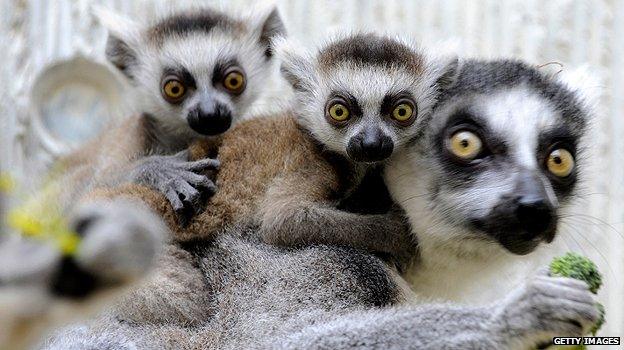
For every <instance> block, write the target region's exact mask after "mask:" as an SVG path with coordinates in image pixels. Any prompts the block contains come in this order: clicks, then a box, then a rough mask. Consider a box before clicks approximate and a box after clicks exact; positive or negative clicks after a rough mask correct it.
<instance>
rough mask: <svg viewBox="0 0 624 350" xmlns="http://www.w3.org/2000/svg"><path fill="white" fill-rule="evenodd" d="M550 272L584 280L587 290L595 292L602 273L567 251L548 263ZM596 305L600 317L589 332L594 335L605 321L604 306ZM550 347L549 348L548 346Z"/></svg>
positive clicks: (584, 348)
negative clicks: (587, 286)
mask: <svg viewBox="0 0 624 350" xmlns="http://www.w3.org/2000/svg"><path fill="white" fill-rule="evenodd" d="M550 273H551V275H553V276H561V277H570V278H574V279H577V280H581V281H584V282H585V283H587V284H588V285H589V290H590V291H591V292H592V293H594V294H596V292H598V289H599V288H600V286H601V285H602V275H601V274H600V272H598V268H597V267H596V264H594V263H593V262H592V261H591V260H589V259H588V258H586V257H584V256H581V255H579V254H576V253H567V254H566V255H564V256H562V257H559V258H555V259H554V260H553V261H552V262H551V263H550ZM597 307H598V309H599V310H600V319H599V320H598V322H596V324H595V325H594V327H593V328H592V329H591V331H590V332H591V334H592V335H594V336H595V335H596V333H597V332H598V330H599V329H600V327H602V324H603V323H604V321H605V309H604V306H603V305H602V304H600V303H597ZM553 348H554V349H559V348H561V349H564V348H567V349H570V347H559V346H556V347H553ZM549 349H550V348H549ZM572 349H576V350H586V349H587V347H586V346H585V345H579V346H576V347H572Z"/></svg>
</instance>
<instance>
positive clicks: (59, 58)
mask: <svg viewBox="0 0 624 350" xmlns="http://www.w3.org/2000/svg"><path fill="white" fill-rule="evenodd" d="M187 2H190V1H177V2H176V4H182V3H187ZM94 3H98V4H105V5H107V6H109V7H113V8H115V9H117V10H118V11H121V12H125V13H129V14H132V15H134V16H141V17H145V16H150V14H152V13H154V12H157V11H160V10H162V9H163V8H167V7H170V6H172V5H171V3H172V2H166V1H145V0H137V1H125V0H109V1H92V0H48V1H46V0H3V1H0V50H2V52H3V53H4V54H3V64H2V67H1V69H2V71H1V72H0V74H1V75H0V78H1V81H2V82H3V84H0V93H1V94H2V96H3V97H4V98H2V99H0V115H1V117H0V149H1V150H2V152H1V153H0V157H1V158H0V167H1V168H9V169H11V170H13V171H16V172H23V173H24V174H26V175H32V174H37V173H39V172H40V171H41V169H44V168H45V165H46V164H47V163H48V161H49V160H50V159H52V158H53V155H54V154H57V153H62V152H65V151H66V150H67V149H69V148H71V145H72V144H73V145H75V144H76V143H77V142H79V141H80V137H81V135H82V136H88V135H89V133H90V132H91V131H92V129H94V128H97V127H98V126H101V125H103V124H102V119H106V118H114V116H115V115H118V114H119V109H121V110H126V109H127V107H126V106H125V105H123V104H121V107H119V106H117V102H120V100H119V96H121V95H123V89H124V88H125V86H124V84H123V82H122V81H119V80H118V79H117V78H118V77H116V76H115V75H111V74H110V73H108V72H107V71H106V69H105V68H104V70H103V71H100V69H101V68H102V67H99V66H92V65H91V64H92V63H90V62H102V54H103V44H104V38H105V32H104V30H103V29H102V28H100V27H99V26H98V24H97V22H96V21H95V19H94V18H93V17H92V15H91V5H92V4H94ZM229 3H230V4H232V3H233V5H232V6H233V7H234V8H236V7H237V6H239V7H242V6H243V5H248V1H240V0H239V1H230V2H229ZM278 4H279V6H280V9H281V10H282V14H283V15H284V17H286V21H287V25H288V28H289V29H290V33H291V35H293V36H295V37H297V38H299V39H300V40H301V41H302V42H304V43H310V44H314V43H316V42H318V41H319V40H323V38H326V37H327V35H329V34H331V33H332V32H335V31H337V30H344V29H345V28H346V29H367V30H380V31H386V32H389V33H402V34H409V35H410V36H412V37H413V38H415V39H417V40H419V41H421V42H423V43H426V44H434V43H437V42H439V41H447V40H452V41H453V42H455V43H456V45H457V47H459V48H460V52H461V53H462V54H464V55H470V56H483V57H499V56H514V57H519V58H523V59H526V60H528V61H530V62H533V63H537V64H544V63H548V62H553V61H556V62H559V63H561V64H563V66H564V69H571V68H573V67H577V66H581V65H587V66H588V67H589V68H590V70H591V71H592V73H593V75H594V77H595V78H596V81H600V83H598V84H596V83H593V84H592V85H591V86H589V88H590V89H591V90H593V91H594V92H595V93H599V94H601V102H600V106H599V113H598V114H597V118H596V121H595V126H594V129H593V134H592V137H591V139H592V145H591V146H592V154H591V156H590V157H589V160H590V163H591V167H592V169H591V174H590V181H588V182H587V183H586V184H585V186H584V190H583V194H582V195H581V198H580V199H579V205H578V206H577V208H575V210H573V212H574V215H572V217H570V218H566V219H565V220H564V221H565V222H566V224H565V225H564V229H565V230H568V231H569V233H571V235H570V237H571V238H570V240H569V241H565V242H559V244H560V245H561V246H563V247H565V249H574V250H578V251H581V252H583V253H585V254H587V255H589V256H591V257H593V258H594V260H595V261H596V262H598V263H599V264H600V265H601V269H602V270H603V271H604V272H605V274H606V277H607V282H606V288H604V289H605V291H604V292H603V294H601V298H602V299H603V300H604V301H605V303H606V304H607V310H608V323H607V326H606V328H605V331H604V332H603V333H604V334H605V335H624V318H623V315H624V254H622V253H623V252H624V233H623V232H624V228H623V226H624V225H623V222H624V215H623V214H624V206H623V204H622V203H624V155H623V152H624V138H623V137H622V135H624V119H623V118H622V113H623V112H624V97H623V95H622V93H623V91H622V90H623V89H622V87H624V70H623V69H621V65H622V57H624V36H623V35H622V33H624V1H618V0H591V1H590V0H586V1H583V0H578V1H571V0H550V1H539V0H507V1H497V0H471V1H463V0H442V1H436V0H413V1H407V0H406V1H401V0H384V1H373V0H341V1H337V0H321V1H318V0H316V1H312V0H311V1H304V0H301V1H296V0H293V1H281V2H278ZM76 57H84V58H86V61H85V60H80V59H77V60H76V59H75V58H76ZM69 59H75V60H73V61H71V63H70V64H66V65H62V62H64V61H65V60H69ZM59 62H60V63H61V66H60V68H58V67H57V69H50V67H52V66H54V65H55V64H58V63H59ZM83 63H84V64H85V66H84V67H83V66H81V64H83ZM72 67H78V68H76V69H75V76H74V78H75V79H74V80H72V81H68V82H62V83H63V84H65V85H62V84H61V85H62V86H61V85H59V84H60V83H58V81H59V79H58V77H59V74H60V75H63V74H64V72H65V70H67V69H70V70H71V69H72ZM80 67H82V68H80ZM44 72H47V73H45V74H43V73H44ZM59 72H60V73H59ZM82 78H84V79H82ZM90 78H97V79H99V80H102V79H104V80H105V79H108V80H107V81H108V83H107V84H105V86H96V85H97V84H95V85H94V82H93V79H90ZM97 79H96V80H97ZM59 86H61V87H59ZM58 89H61V90H60V92H58V91H57V90H58ZM111 104H112V105H114V106H110V105H111ZM38 105H43V107H42V108H39V107H38ZM118 108H119V109H118ZM56 115H59V117H58V118H56V117H55V116H56ZM96 116H97V117H96ZM66 125H71V126H72V130H76V129H79V130H80V133H72V134H71V135H70V134H67V133H66V134H64V130H68V128H65V126H66Z"/></svg>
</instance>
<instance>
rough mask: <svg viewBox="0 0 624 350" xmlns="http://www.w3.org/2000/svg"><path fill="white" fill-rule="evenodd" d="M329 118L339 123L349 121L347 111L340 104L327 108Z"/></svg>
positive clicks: (345, 107)
mask: <svg viewBox="0 0 624 350" xmlns="http://www.w3.org/2000/svg"><path fill="white" fill-rule="evenodd" d="M329 116H330V117H331V118H332V119H333V120H335V121H339V122H343V121H345V120H347V119H349V109H348V108H347V106H345V105H343V104H342V103H334V104H333V105H332V106H331V107H329Z"/></svg>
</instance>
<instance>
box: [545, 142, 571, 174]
mask: <svg viewBox="0 0 624 350" xmlns="http://www.w3.org/2000/svg"><path fill="white" fill-rule="evenodd" d="M574 165H575V162H574V157H573V156H572V153H570V152H569V151H568V150H566V149H563V148H559V149H556V150H554V151H552V152H550V154H549V155H548V159H547V160H546V167H547V168H548V171H550V172H551V173H552V174H553V175H555V176H557V177H566V176H568V175H570V174H572V170H574Z"/></svg>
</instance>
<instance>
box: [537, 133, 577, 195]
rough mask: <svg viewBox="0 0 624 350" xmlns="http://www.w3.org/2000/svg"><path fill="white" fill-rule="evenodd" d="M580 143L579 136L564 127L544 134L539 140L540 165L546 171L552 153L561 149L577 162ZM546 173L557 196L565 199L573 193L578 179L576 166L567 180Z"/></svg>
mask: <svg viewBox="0 0 624 350" xmlns="http://www.w3.org/2000/svg"><path fill="white" fill-rule="evenodd" d="M578 142H579V140H578V136H576V134H575V133H574V132H572V130H571V129H569V128H568V127H567V126H564V125H562V126H557V127H555V128H552V129H549V130H546V131H544V132H542V133H541V134H540V135H539V138H538V149H537V154H538V161H539V163H540V164H541V165H542V167H543V168H544V169H545V168H546V161H547V158H548V156H549V155H550V153H551V152H552V151H554V150H556V149H559V148H563V149H565V150H567V151H568V152H570V153H571V154H572V157H573V158H574V160H575V161H576V159H577V154H578ZM577 164H578V162H577ZM545 173H546V175H547V176H548V178H549V179H550V182H551V184H552V186H553V189H554V190H555V192H556V193H557V196H559V197H562V198H565V197H568V196H569V195H570V194H571V193H572V191H573V189H574V185H575V184H576V181H577V178H578V169H577V167H576V166H575V167H574V170H572V173H571V174H570V175H569V176H567V177H565V178H560V177H556V176H553V175H552V174H550V172H548V171H547V170H545Z"/></svg>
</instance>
